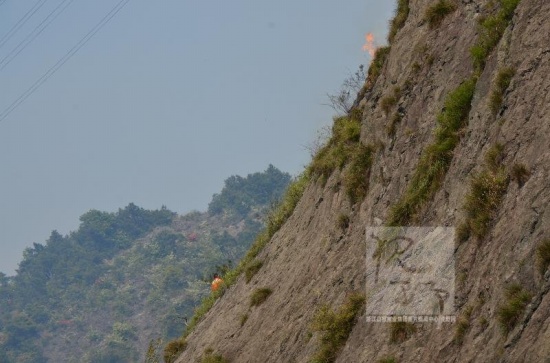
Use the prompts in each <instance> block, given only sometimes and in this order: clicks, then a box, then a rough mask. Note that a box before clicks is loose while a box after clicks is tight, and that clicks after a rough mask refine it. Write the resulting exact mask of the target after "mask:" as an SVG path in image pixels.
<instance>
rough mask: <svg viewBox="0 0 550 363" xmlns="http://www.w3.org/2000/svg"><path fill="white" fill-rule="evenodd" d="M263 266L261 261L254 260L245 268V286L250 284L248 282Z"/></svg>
mask: <svg viewBox="0 0 550 363" xmlns="http://www.w3.org/2000/svg"><path fill="white" fill-rule="evenodd" d="M263 265H264V263H263V262H262V261H258V260H254V261H252V262H250V263H249V264H248V265H247V266H246V268H245V270H244V275H245V278H246V283H247V284H248V283H249V282H250V280H252V278H253V277H254V275H256V273H258V271H260V269H261V268H262V266H263Z"/></svg>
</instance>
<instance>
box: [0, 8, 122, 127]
mask: <svg viewBox="0 0 550 363" xmlns="http://www.w3.org/2000/svg"><path fill="white" fill-rule="evenodd" d="M129 1H130V0H120V1H119V2H118V3H117V4H116V5H115V6H114V7H113V8H112V9H111V11H109V12H108V13H107V14H106V15H105V16H104V17H103V19H101V20H100V21H99V23H97V24H96V25H95V26H94V27H93V28H92V29H91V30H90V31H89V32H88V33H87V34H86V35H85V36H84V37H82V39H80V41H78V43H76V45H75V46H74V47H72V48H71V49H70V50H69V51H68V52H67V53H66V54H65V55H64V56H63V57H61V58H60V59H59V60H58V61H57V63H55V64H54V65H53V66H52V67H51V68H50V69H48V71H47V72H46V73H44V75H42V77H40V78H39V79H38V80H37V81H36V82H34V83H33V84H32V85H31V86H30V87H29V88H28V89H27V90H26V91H25V92H23V93H22V94H21V95H20V96H19V97H18V98H17V99H16V100H15V101H13V102H12V103H11V104H10V105H9V106H8V107H7V108H6V109H5V110H4V111H3V112H2V113H1V114H0V122H1V121H3V120H4V119H5V118H6V117H8V116H9V114H10V113H12V112H13V110H15V109H16V108H17V107H18V106H19V105H20V104H21V103H23V102H24V101H25V100H26V99H27V98H28V97H29V96H30V95H32V94H33V93H34V92H36V90H37V89H38V88H39V87H40V86H42V85H43V84H44V82H46V81H47V80H48V79H49V78H50V77H51V76H53V75H54V74H55V72H57V71H58V70H59V69H60V68H61V67H62V66H63V65H64V64H65V63H67V61H68V60H69V59H71V58H72V57H73V56H74V55H75V54H76V52H78V51H79V50H80V49H81V48H82V47H83V46H84V45H86V43H88V42H89V41H90V39H92V38H93V37H94V35H96V34H97V32H98V31H100V30H101V28H103V27H104V26H105V25H106V24H107V23H109V22H110V21H111V19H113V17H114V16H115V15H116V14H118V12H119V11H120V10H122V8H124V7H125V6H126V4H128V2H129Z"/></svg>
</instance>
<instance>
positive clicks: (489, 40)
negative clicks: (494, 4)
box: [470, 0, 521, 72]
mask: <svg viewBox="0 0 550 363" xmlns="http://www.w3.org/2000/svg"><path fill="white" fill-rule="evenodd" d="M520 1H521V0H499V4H500V10H499V11H498V12H497V13H496V14H495V15H491V16H488V17H485V18H483V19H481V21H480V23H479V25H480V26H479V36H478V39H477V41H476V44H475V45H474V46H473V47H472V48H471V49H470V53H471V55H472V59H473V62H474V68H475V69H476V71H478V72H481V71H482V70H483V68H484V67H485V62H486V60H487V57H488V56H489V54H491V52H492V51H493V49H494V48H495V47H496V46H497V44H498V42H500V39H501V38H502V35H503V34H504V31H505V30H506V28H507V27H508V24H509V23H510V21H511V20H512V17H513V15H514V11H515V10H516V7H517V6H518V4H519V2H520Z"/></svg>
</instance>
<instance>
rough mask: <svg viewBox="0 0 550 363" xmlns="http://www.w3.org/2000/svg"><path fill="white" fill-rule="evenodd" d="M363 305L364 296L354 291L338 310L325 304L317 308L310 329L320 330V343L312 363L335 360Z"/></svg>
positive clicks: (328, 362)
mask: <svg viewBox="0 0 550 363" xmlns="http://www.w3.org/2000/svg"><path fill="white" fill-rule="evenodd" d="M364 306H365V297H364V296H363V295H362V294H359V293H355V294H352V295H350V296H349V297H348V298H347V300H346V302H345V303H344V305H343V306H342V307H341V308H340V310H339V311H333V310H332V309H331V308H330V307H329V306H327V305H324V306H322V307H321V308H320V309H319V311H318V312H317V314H316V315H315V318H314V320H313V323H312V330H313V331H316V332H322V335H321V344H320V346H319V350H318V351H317V353H316V354H315V356H314V358H313V360H312V361H311V362H312V363H330V362H334V361H336V358H337V356H338V353H339V352H340V350H341V349H342V347H343V346H344V345H345V344H346V341H347V340H348V337H349V335H350V334H351V331H352V329H353V327H354V326H355V323H356V322H357V318H358V316H359V314H360V313H361V310H362V309H363V307H364Z"/></svg>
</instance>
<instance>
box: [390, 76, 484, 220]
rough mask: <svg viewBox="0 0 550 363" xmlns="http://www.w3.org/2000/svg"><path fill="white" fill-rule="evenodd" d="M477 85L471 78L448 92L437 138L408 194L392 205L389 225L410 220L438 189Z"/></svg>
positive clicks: (418, 167)
mask: <svg viewBox="0 0 550 363" xmlns="http://www.w3.org/2000/svg"><path fill="white" fill-rule="evenodd" d="M475 85H476V79H475V78H472V79H470V80H468V81H466V82H464V83H463V84H461V85H460V86H458V87H457V88H456V89H455V90H454V91H453V92H451V93H449V95H448V96H447V99H446V100H445V108H444V111H443V112H442V113H440V114H439V116H438V118H437V122H438V126H437V128H436V131H435V140H434V142H433V143H432V144H431V145H429V146H428V147H427V148H426V149H425V150H424V152H423V153H422V156H421V157H420V161H419V163H418V166H417V168H416V171H415V173H414V175H413V178H412V181H411V183H410V185H409V187H408V188H407V190H406V192H405V194H404V195H403V196H402V197H401V198H400V200H399V201H398V202H397V203H396V204H395V205H394V206H393V207H392V208H391V210H390V216H389V221H388V223H389V225H390V226H397V225H401V226H404V225H408V224H409V223H411V221H412V220H413V218H414V217H415V216H416V214H417V213H418V211H419V210H420V208H421V206H422V205H423V204H424V203H425V202H426V201H427V200H428V199H429V198H431V197H432V196H433V194H434V193H435V192H436V191H437V190H439V187H440V186H441V183H442V182H443V179H444V177H445V174H446V173H447V170H448V169H449V166H450V164H451V161H452V159H453V151H454V149H455V147H456V145H457V144H458V142H459V140H460V132H461V131H462V129H463V128H464V127H465V126H466V124H467V121H468V114H469V112H470V108H471V102H472V98H473V96H474V91H475Z"/></svg>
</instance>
